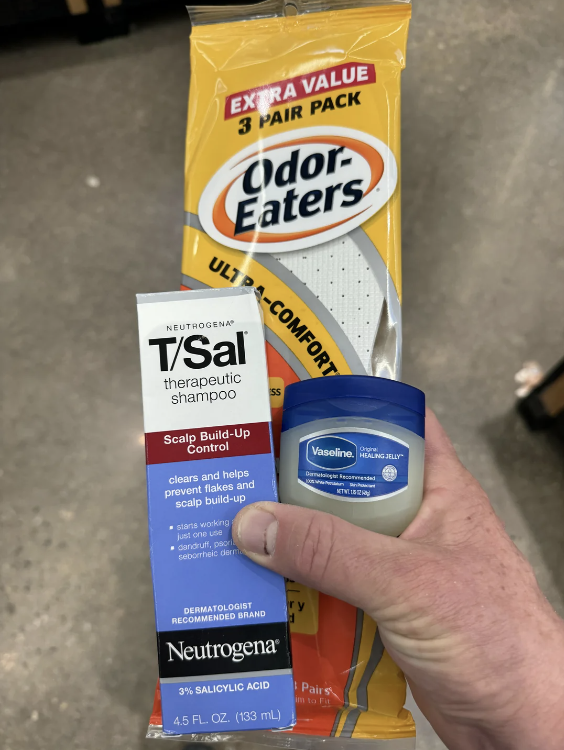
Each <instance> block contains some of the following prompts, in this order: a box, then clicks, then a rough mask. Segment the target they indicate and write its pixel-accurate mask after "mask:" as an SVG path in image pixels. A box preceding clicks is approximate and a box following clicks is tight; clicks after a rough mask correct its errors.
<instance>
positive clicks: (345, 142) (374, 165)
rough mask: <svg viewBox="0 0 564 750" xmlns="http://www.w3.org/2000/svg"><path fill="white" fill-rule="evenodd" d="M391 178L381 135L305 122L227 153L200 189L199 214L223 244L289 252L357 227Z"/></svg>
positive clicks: (393, 169) (392, 168)
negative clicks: (311, 125) (303, 125)
mask: <svg viewBox="0 0 564 750" xmlns="http://www.w3.org/2000/svg"><path fill="white" fill-rule="evenodd" d="M396 184H397V166H396V162H395V159H394V157H393V154H392V152H391V151H390V149H388V147H387V146H386V145H385V144H384V143H382V142H381V141H379V140H377V139H376V138H373V137H372V136H368V135H367V134H365V133H361V132H359V131H356V130H352V129H349V128H337V127H315V128H303V129H300V130H298V131H294V132H293V133H292V134H291V135H288V134H287V133H286V134H283V135H277V136H272V137H271V138H267V139H265V140H263V141H260V142H259V143H258V144H253V145H252V146H249V147H247V148H246V149H244V150H243V151H241V152H239V153H238V154H236V156H234V157H233V158H232V159H230V160H229V162H227V163H226V164H225V165H224V166H223V167H222V168H221V169H220V170H219V171H218V172H217V173H216V174H215V175H214V177H213V178H212V179H211V180H210V182H209V183H208V185H207V186H206V188H205V190H204V192H203V193H202V196H201V199H200V205H199V216H200V221H201V223H202V226H203V228H204V229H205V231H206V232H207V233H208V234H209V235H210V236H211V237H213V239H215V240H217V241H218V242H220V243H221V244H223V245H227V246H228V247H233V248H236V249H240V250H247V251H249V250H252V251H253V252H288V251H291V250H298V249H303V248H305V247H311V246H313V245H318V244H321V243H322V242H326V241H328V240H330V239H334V238H335V237H338V236H340V235H342V234H346V233H347V232H349V231H350V230H351V229H353V228H354V227H356V226H359V225H360V224H362V223H363V222H365V221H366V220H367V219H368V218H370V216H373V215H374V214H375V213H376V212H377V211H378V210H379V209H380V208H382V206H384V205H385V204H386V203H387V201H388V200H389V199H390V197H391V195H392V194H393V192H394V190H395V187H396Z"/></svg>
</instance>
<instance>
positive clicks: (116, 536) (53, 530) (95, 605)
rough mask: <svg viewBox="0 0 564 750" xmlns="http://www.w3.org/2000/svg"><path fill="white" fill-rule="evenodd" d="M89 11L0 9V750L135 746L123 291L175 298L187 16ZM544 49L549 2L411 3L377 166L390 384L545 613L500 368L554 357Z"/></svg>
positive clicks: (133, 493)
mask: <svg viewBox="0 0 564 750" xmlns="http://www.w3.org/2000/svg"><path fill="white" fill-rule="evenodd" d="M89 2H90V0H89ZM83 5H85V3H83ZM106 5H107V6H108V7H107V8H106V9H105V10H104V9H103V7H102V4H101V2H100V4H99V5H98V4H96V3H94V4H93V6H92V7H93V8H94V9H95V10H96V13H94V16H95V17H91V18H90V19H89V20H88V21H87V20H86V19H85V18H84V17H82V18H79V16H84V14H83V13H82V12H81V11H80V7H81V3H80V2H78V0H73V2H69V3H68V7H71V8H72V7H74V13H75V15H74V17H72V18H69V17H68V7H67V5H66V4H65V3H64V2H62V1H61V2H53V3H52V5H50V4H49V3H48V2H43V3H41V2H38V1H34V0H27V1H24V0H11V1H7V0H1V1H0V8H1V12H0V24H1V25H2V26H1V28H0V326H1V330H2V338H1V343H0V377H1V384H2V421H3V427H2V433H1V438H0V439H1V441H2V451H1V456H0V493H1V500H0V564H1V582H2V588H1V590H0V747H1V748H2V750H23V749H24V748H25V749H27V748H34V749H35V750H55V748H57V749H58V748H65V750H99V748H107V749H108V750H110V749H111V748H124V749H131V750H140V749H141V748H148V747H150V746H153V747H155V744H154V741H153V742H152V744H151V741H148V740H145V739H144V733H145V729H146V726H147V722H148V718H149V714H150V709H151V705H152V697H153V691H154V686H155V681H156V676H157V670H156V649H155V634H154V621H153V603H152V590H151V578H150V571H149V559H148V544H147V531H146V510H145V504H146V498H145V473H144V455H143V439H142V432H143V427H142V414H141V391H140V377H139V362H138V349H137V333H136V314H135V293H136V292H157V291H164V290H170V289H177V288H178V286H179V282H180V253H181V234H182V225H183V195H182V193H183V158H184V154H183V151H184V135H185V118H186V103H187V93H188V77H189V43H188V38H189V22H188V18H187V15H186V13H185V11H184V9H183V8H182V4H181V3H164V2H160V3H159V2H157V3H154V4H152V5H149V4H147V5H146V7H142V6H141V4H138V3H130V4H127V3H126V6H127V7H124V6H122V7H121V8H120V7H119V4H117V5H116V4H115V3H113V2H109V1H108V2H107V3H106ZM134 6H135V7H134ZM38 14H39V15H38ZM41 15H43V22H42V23H39V24H37V23H36V22H37V21H38V20H39V21H41V20H42V18H41ZM53 15H54V16H55V17H54V18H53ZM49 17H50V18H49ZM18 21H19V22H21V21H25V22H26V23H24V24H22V23H16V22H18ZM28 21H33V22H34V23H33V24H31V25H29V24H28V23H27V22H28ZM127 30H129V32H130V33H129V35H127V36H123V34H125V32H126V31H127ZM77 37H78V38H79V39H81V40H82V41H93V40H96V39H103V38H104V37H106V39H105V40H104V41H101V42H100V43H98V44H88V45H80V44H79V43H78V42H77ZM563 42H564V6H563V5H562V3H559V2H557V0H542V2H538V3H530V2H528V0H511V2H510V1H509V0H475V1H474V2H472V3H468V2H465V1H463V0H448V2H447V0H417V2H416V3H415V7H414V15H413V21H412V25H411V31H410V41H409V47H408V65H407V69H406V71H405V73H404V78H403V158H402V179H403V191H404V192H403V232H404V235H403V236H404V239H403V252H404V256H403V267H404V290H403V291H404V298H403V299H404V301H403V315H404V341H405V345H404V379H405V380H406V381H407V382H409V383H412V384H414V385H417V386H418V387H420V388H422V389H424V390H425V391H426V392H427V396H428V401H429V404H430V405H431V406H432V407H433V408H434V409H435V411H436V412H437V413H438V415H439V417H440V419H441V420H442V421H443V423H444V425H445V427H446V429H447V430H448V432H449V434H450V436H451V437H452V439H453V441H454V443H455V445H456V447H457V450H458V451H459V454H460V456H461V458H462V460H463V461H464V463H465V464H466V466H467V467H468V468H469V469H470V470H471V471H472V472H473V473H474V474H475V475H476V476H477V477H478V479H479V480H480V482H481V483H482V485H483V486H484V488H485V489H486V490H487V492H488V493H489V495H490V497H491V499H492V502H493V504H494V506H495V508H496V510H497V512H498V513H499V515H500V516H501V517H502V519H503V520H504V522H505V524H506V526H507V530H508V532H509V533H510V534H511V536H512V538H513V539H514V540H515V542H516V543H517V545H518V546H519V547H520V549H521V550H522V551H523V552H524V553H525V554H526V555H527V556H528V557H529V559H530V560H531V561H532V563H533V565H534V567H535V570H536V573H537V575H538V578H539V581H540V583H541V585H542V587H543V589H544V591H545V592H546V594H547V596H548V597H549V599H550V601H551V602H552V603H553V604H554V606H555V607H556V609H557V610H558V611H559V612H560V613H561V614H564V607H563V597H564V497H563V487H564V481H563V480H564V450H563V444H562V443H561V442H559V441H558V440H557V439H556V438H555V437H554V436H553V435H552V434H551V433H550V432H548V433H546V432H541V433H531V432H529V431H528V430H527V428H526V427H525V425H524V423H523V422H522V420H521V419H520V417H519V416H518V415H517V413H516V412H515V395H514V391H515V387H516V386H515V383H514V375H515V373H516V372H517V371H518V370H520V369H521V367H522V364H523V362H525V361H526V360H530V359H533V360H537V361H538V362H540V363H541V365H542V366H543V367H550V366H551V365H552V364H553V363H555V362H556V361H557V360H558V359H560V358H561V357H562V356H563V355H564V291H563V290H564V134H563V133H564V131H563V128H562V123H563V122H564V44H563ZM418 747H419V748H421V750H437V749H438V748H441V747H442V745H441V743H440V742H439V741H438V740H437V739H436V738H435V737H434V735H433V733H432V732H431V730H430V729H429V728H428V727H427V726H425V724H424V723H423V722H422V723H421V733H420V737H419V745H418Z"/></svg>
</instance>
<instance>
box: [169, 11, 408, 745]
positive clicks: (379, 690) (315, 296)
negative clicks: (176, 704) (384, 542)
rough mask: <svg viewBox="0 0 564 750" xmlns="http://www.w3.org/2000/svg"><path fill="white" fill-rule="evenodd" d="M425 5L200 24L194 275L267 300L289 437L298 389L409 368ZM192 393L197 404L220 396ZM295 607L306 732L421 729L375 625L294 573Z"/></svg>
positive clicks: (190, 274) (277, 398)
mask: <svg viewBox="0 0 564 750" xmlns="http://www.w3.org/2000/svg"><path fill="white" fill-rule="evenodd" d="M259 8H260V6H254V7H253V13H255V14H256V15H258V12H257V9H259ZM410 13H411V6H410V4H408V3H398V4H394V5H376V6H374V7H370V8H357V9H348V10H335V11H328V12H321V13H308V14H305V15H298V16H294V17H288V18H285V17H266V18H264V17H263V18H255V19H254V20H245V21H235V22H228V23H207V24H206V23H205V22H204V21H202V25H198V23H199V21H198V17H197V16H194V18H193V20H194V21H195V24H194V27H193V31H192V36H191V66H192V69H191V82H190V103H189V113H188V132H187V139H186V199H185V210H186V227H185V233H184V251H183V261H182V273H183V286H184V288H190V289H200V288H205V287H229V286H241V285H247V286H255V287H257V288H258V290H259V292H260V293H261V295H262V307H263V312H264V317H265V324H266V335H267V353H268V363H269V375H270V387H271V400H272V410H273V425H274V430H275V440H276V442H277V443H278V439H279V431H280V423H281V417H282V403H283V395H284V388H285V386H286V385H288V384H289V383H292V382H295V381H297V380H301V379H304V378H310V377H327V376H330V375H333V374H349V373H355V374H369V375H378V376H381V377H389V378H399V376H400V366H401V306H400V300H401V252H400V185H399V162H400V75H401V71H402V69H403V68H404V66H405V46H406V41H407V31H408V24H409V18H410ZM219 324H225V322H224V321H223V322H222V321H218V325H219ZM202 333H203V335H205V336H208V337H209V338H210V339H211V338H212V337H213V335H214V332H213V331H209V332H202ZM206 343H207V342H206ZM212 343H213V342H212ZM227 369H228V368H226V370H227ZM195 374H197V373H195ZM178 395H179V398H181V399H183V401H184V402H185V403H186V404H187V405H189V404H190V402H191V400H192V401H196V400H198V399H201V398H204V397H205V394H202V393H198V392H196V391H194V392H192V391H190V389H188V388H183V390H182V391H181V392H179V394H178ZM288 602H289V608H290V616H291V630H292V652H293V661H294V672H295V678H296V699H297V709H298V723H297V725H296V727H295V728H294V730H293V734H309V735H314V736H318V737H343V738H345V737H348V738H359V739H397V740H398V741H399V739H400V738H410V737H413V736H414V735H415V726H414V722H413V719H412V717H411V714H410V713H409V712H408V711H407V710H406V709H405V708H404V707H403V705H404V701H405V694H406V687H405V680H404V677H403V674H402V673H401V671H400V670H399V668H398V667H397V666H396V665H395V664H394V663H393V661H392V660H391V659H390V657H389V656H388V654H387V653H386V651H385V649H384V648H383V646H382V642H381V640H380V637H379V635H378V630H377V626H376V623H374V621H372V620H371V619H370V618H369V617H368V616H367V615H365V614H364V613H362V612H360V611H357V610H356V609H355V608H354V607H351V606H350V605H348V604H345V603H344V602H340V601H338V600H336V599H333V598H331V597H328V596H325V595H323V594H317V592H313V591H310V590H308V589H305V588H304V587H302V586H300V585H298V584H293V583H289V584H288ZM288 734H289V733H284V736H285V737H287V738H288V739H289V736H288ZM290 744H291V743H289V744H288V746H290ZM396 744H397V743H393V742H392V743H390V747H392V746H394V747H395V746H396ZM400 744H401V747H404V746H407V745H404V744H402V743H400ZM400 744H398V745H397V746H398V748H399V747H400Z"/></svg>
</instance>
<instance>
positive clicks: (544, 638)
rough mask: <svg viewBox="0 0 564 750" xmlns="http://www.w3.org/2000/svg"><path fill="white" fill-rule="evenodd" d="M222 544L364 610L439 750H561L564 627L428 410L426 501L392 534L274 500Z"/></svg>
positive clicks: (240, 519) (252, 509)
mask: <svg viewBox="0 0 564 750" xmlns="http://www.w3.org/2000/svg"><path fill="white" fill-rule="evenodd" d="M233 539H234V541H235V543H236V544H237V546H238V547H239V548H240V549H241V550H242V551H243V552H244V553H245V554H246V555H248V556H249V557H250V558H252V559H253V560H255V561H256V562H257V563H259V564H260V565H263V566H264V567H267V568H270V569H271V570H275V571H277V572H278V573H281V574H282V575H284V576H287V577H288V578H291V579H292V580H295V581H299V582H300V583H303V584H305V585H307V586H310V587H311V588H314V589H318V590H319V591H323V592H325V593H327V594H330V595H332V596H335V597H337V598H339V599H342V600H344V601H347V602H349V603H350V604H353V605H355V606H357V607H360V608H361V609H363V610H364V611H365V612H367V613H368V614H369V615H370V616H371V617H373V618H374V619H375V620H376V622H377V623H378V627H379V630H380V635H381V638H382V641H383V643H384V645H385V646H386V648H387V649H388V652H389V653H390V655H391V656H392V658H393V659H394V660H395V662H396V663H397V664H398V665H399V666H400V667H401V668H402V669H403V670H404V672H405V675H406V677H407V679H408V682H409V684H410V687H411V689H412V692H413V695H414V697H415V700H416V701H417V703H418V705H419V707H420V708H421V710H422V711H423V713H424V714H425V715H426V716H427V718H428V719H429V721H430V722H431V724H432V725H433V727H434V729H435V731H436V732H437V733H438V735H439V736H440V737H441V739H442V740H443V741H444V742H445V744H446V745H447V746H448V747H449V748H450V750H474V749H476V750H477V749H478V748H479V749H480V750H490V749H491V750H494V749H495V750H502V749H503V750H553V749H554V750H557V748H558V750H562V748H564V722H563V721H562V715H563V710H564V709H563V706H564V623H563V622H562V621H561V620H560V619H559V618H558V616H557V615H556V613H555V612H554V610H553V609H552V608H551V607H550V605H549V603H548V602H547V600H546V599H545V597H544V596H543V594H542V593H541V591H540V589H539V587H538V585H537V582H536V580H535V577H534V574H533V571H532V569H531V567H530V565H529V563H528V562H527V561H526V560H525V558H524V557H523V556H522V555H521V553H520V552H519V551H518V550H517V548H516V547H515V545H514V544H513V542H512V541H511V540H510V539H509V537H508V536H507V534H506V533H505V531H504V529H503V526H502V524H501V522H500V521H499V519H498V518H497V516H496V515H495V513H494V511H493V509H492V507H491V505H490V502H489V500H488V498H487V496H486V494H485V493H484V491H483V490H482V489H481V487H480V486H479V484H478V483H477V481H476V480H475V479H474V478H473V477H472V476H471V475H470V474H469V472H468V471H466V469H465V468H464V467H463V466H462V464H461V463H460V461H459V460H458V458H457V456H456V453H455V451H454V448H453V446H452V444H451V442H450V441H449V439H448V437H447V436H446V434H445V433H444V431H443V429H442V427H441V426H440V424H439V422H438V421H437V419H436V417H435V415H434V414H433V413H432V412H428V413H427V419H426V455H425V492H424V498H423V504H422V506H421V510H420V511H419V514H418V515H417V517H416V518H415V520H414V521H413V523H412V524H411V525H410V526H409V527H408V529H407V530H406V531H405V532H404V533H403V534H402V535H401V537H400V538H399V539H393V538H391V537H386V536H382V535H380V534H374V533H373V532H370V531H366V530H364V529H361V528H358V527H356V526H353V525H351V524H349V523H347V522H346V521H343V520H341V519H339V518H336V517H334V516H331V515H329V514H327V513H321V512H319V511H311V510H307V509H305V508H298V507H295V506H290V505H277V504H274V503H256V504H254V505H249V506H248V507H247V508H245V509H244V510H242V511H240V513H239V514H238V515H237V517H236V519H235V521H234V525H233Z"/></svg>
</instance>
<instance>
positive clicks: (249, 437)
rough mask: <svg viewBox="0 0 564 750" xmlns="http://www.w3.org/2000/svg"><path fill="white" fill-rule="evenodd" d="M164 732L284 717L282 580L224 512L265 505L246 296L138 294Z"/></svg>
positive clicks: (260, 411)
mask: <svg viewBox="0 0 564 750" xmlns="http://www.w3.org/2000/svg"><path fill="white" fill-rule="evenodd" d="M137 303H138V315H139V340H140V349H141V372H142V382H143V410H144V419H145V443H146V457H147V491H148V500H149V502H148V505H149V540H150V551H151V566H152V573H153V589H154V597H155V618H156V628H157V646H158V654H159V675H160V685H161V695H162V709H163V729H164V731H165V732H171V733H176V734H200V733H214V732H228V731H229V732H231V731H234V730H250V729H281V728H286V727H290V726H292V725H293V724H294V723H295V702H294V682H293V677H292V669H291V658H290V651H289V637H288V619H287V611H286V594H285V588H284V580H283V578H282V577H281V576H279V575H277V574H275V573H272V572H271V571H268V570H265V569H263V568H261V567H260V566H258V565H256V564H255V563H253V562H252V561H251V560H249V559H248V558H246V557H245V556H244V555H243V554H241V553H240V552H239V550H238V549H237V547H236V546H235V544H234V543H233V541H232V538H231V526H232V523H233V518H234V516H235V514H236V513H237V512H238V511H239V510H240V509H241V508H243V507H245V505H247V504H248V503H252V502H255V501H258V500H262V501H265V500H266V501H272V502H276V501H277V490H276V475H275V466H274V454H273V446H272V429H271V415H270V404H269V388H268V376H267V370H266V354H265V339H264V328H263V321H262V315H261V311H260V306H259V301H258V298H257V296H256V293H255V290H254V289H251V288H243V289H207V290H204V291H189V292H170V293H164V294H140V295H138V296H137Z"/></svg>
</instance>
